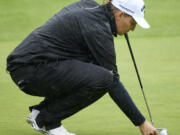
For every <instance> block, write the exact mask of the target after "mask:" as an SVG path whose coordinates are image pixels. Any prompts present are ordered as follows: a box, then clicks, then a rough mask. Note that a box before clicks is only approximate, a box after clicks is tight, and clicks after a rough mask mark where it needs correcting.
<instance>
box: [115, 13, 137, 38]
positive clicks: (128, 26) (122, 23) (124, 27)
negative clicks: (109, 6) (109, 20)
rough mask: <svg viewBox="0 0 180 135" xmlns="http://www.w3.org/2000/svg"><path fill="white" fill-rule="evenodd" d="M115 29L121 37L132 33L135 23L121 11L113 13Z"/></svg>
mask: <svg viewBox="0 0 180 135" xmlns="http://www.w3.org/2000/svg"><path fill="white" fill-rule="evenodd" d="M115 20H116V29H117V34H118V35H123V34H125V33H127V32H129V31H130V30H132V31H134V29H135V27H136V21H135V20H134V19H133V18H132V17H131V16H129V15H127V14H125V13H124V12H122V11H117V12H115Z"/></svg>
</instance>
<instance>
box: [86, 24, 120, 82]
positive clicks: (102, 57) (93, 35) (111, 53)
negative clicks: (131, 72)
mask: <svg viewBox="0 0 180 135" xmlns="http://www.w3.org/2000/svg"><path fill="white" fill-rule="evenodd" d="M83 35H84V36H83V37H84V41H85V44H87V46H88V48H89V50H90V53H91V55H92V57H93V59H94V60H95V63H97V64H98V65H100V66H102V67H104V68H106V69H108V70H109V71H112V72H113V74H114V80H118V79H119V75H118V71H117V66H116V54H115V48H114V40H113V36H112V33H111V32H110V31H108V30H106V29H105V28H103V27H101V26H97V25H94V26H93V28H92V27H91V30H89V31H86V33H84V34H83Z"/></svg>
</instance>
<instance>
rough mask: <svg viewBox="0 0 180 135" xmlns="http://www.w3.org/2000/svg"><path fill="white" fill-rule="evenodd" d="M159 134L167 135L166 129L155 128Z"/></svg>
mask: <svg viewBox="0 0 180 135" xmlns="http://www.w3.org/2000/svg"><path fill="white" fill-rule="evenodd" d="M156 130H157V132H158V133H159V135H167V134H168V133H167V129H166V128H156Z"/></svg>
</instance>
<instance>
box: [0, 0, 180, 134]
mask: <svg viewBox="0 0 180 135" xmlns="http://www.w3.org/2000/svg"><path fill="white" fill-rule="evenodd" d="M73 1H75V0H68V1H59V0H53V1H50V0H46V1H44V0H38V1H37V0H31V1H28V0H20V1H17V0H16V1H15V0H6V1H5V0H4V1H3V0H1V1H0V9H1V12H0V77H1V78H0V95H1V97H0V116H1V119H0V135H35V134H39V133H36V132H35V131H33V130H32V129H31V128H30V127H29V125H27V124H26V123H25V121H24V120H25V117H26V116H27V115H28V113H29V112H28V106H30V105H33V104H36V103H38V102H39V101H41V100H42V99H41V98H36V97H31V96H28V95H25V94H24V93H22V92H21V91H20V90H18V88H17V87H16V86H15V84H14V83H13V82H12V80H11V78H10V76H9V75H8V74H7V73H6V71H5V67H6V57H7V56H8V54H9V53H10V52H11V51H12V50H13V48H15V47H16V46H17V45H18V44H19V42H21V41H22V40H23V39H24V38H25V37H26V36H27V35H28V34H29V33H30V32H31V31H32V30H33V29H34V28H36V27H38V26H40V25H42V24H43V23H45V22H46V21H47V19H48V18H50V17H51V16H52V15H53V14H54V13H56V12H57V11H58V10H59V9H61V8H62V7H64V6H66V5H68V4H69V3H71V2H73ZM99 2H100V1H99ZM146 3H147V4H146V5H147V6H146V7H147V9H146V13H147V14H146V18H147V20H148V21H149V23H150V24H151V29H149V30H144V29H141V28H139V27H137V30H136V31H135V32H133V33H130V38H131V43H132V48H133V51H134V55H135V58H136V61H137V65H138V69H139V71H140V75H141V78H142V83H143V85H144V90H145V92H146V95H147V98H148V101H149V104H150V107H151V110H152V115H153V118H154V121H155V125H156V126H157V127H165V128H167V129H168V132H169V135H178V132H179V129H180V128H179V125H180V91H179V90H180V85H179V83H180V70H179V69H180V53H179V50H180V46H179V43H180V27H179V24H180V14H179V7H180V2H179V1H178V0H173V1H168V0H158V1H157V0H151V1H147V0H146ZM115 44H116V52H117V63H118V69H119V74H120V78H121V80H122V82H123V83H124V85H125V87H126V88H127V89H128V91H129V93H130V95H131V96H132V98H133V99H134V101H135V103H136V104H137V106H138V107H139V109H140V110H141V111H142V113H143V114H144V115H145V116H146V117H147V118H148V115H147V111H146V107H145V104H144V100H143V97H142V94H141V91H140V87H139V84H138V81H137V77H136V74H135V70H134V67H133V63H132V60H131V57H130V54H129V51H128V47H127V45H126V42H125V40H124V38H123V37H119V38H116V39H115ZM63 124H64V125H65V126H66V127H67V128H68V129H70V131H73V132H75V133H77V135H132V134H133V135H139V134H140V132H139V130H138V128H137V127H134V126H133V125H132V123H131V122H130V121H129V120H128V119H127V118H126V117H125V115H124V114H123V113H122V112H121V111H120V110H119V108H118V107H117V106H116V105H115V104H114V103H113V101H112V100H111V99H110V98H109V96H108V95H106V96H104V97H103V98H102V99H100V100H99V101H98V102H96V103H95V104H93V105H92V106H90V107H88V108H86V109H84V110H83V111H81V112H79V113H78V114H76V115H74V116H72V117H70V118H68V119H66V120H65V121H63Z"/></svg>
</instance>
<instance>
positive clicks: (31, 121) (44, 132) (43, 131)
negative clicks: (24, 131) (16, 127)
mask: <svg viewBox="0 0 180 135" xmlns="http://www.w3.org/2000/svg"><path fill="white" fill-rule="evenodd" d="M26 122H27V123H28V124H30V125H31V127H32V128H33V129H34V130H36V131H38V132H40V133H42V134H45V135H49V134H48V132H47V131H46V130H43V129H36V128H34V126H33V125H34V121H33V120H32V119H31V118H29V117H27V118H26Z"/></svg>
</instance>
